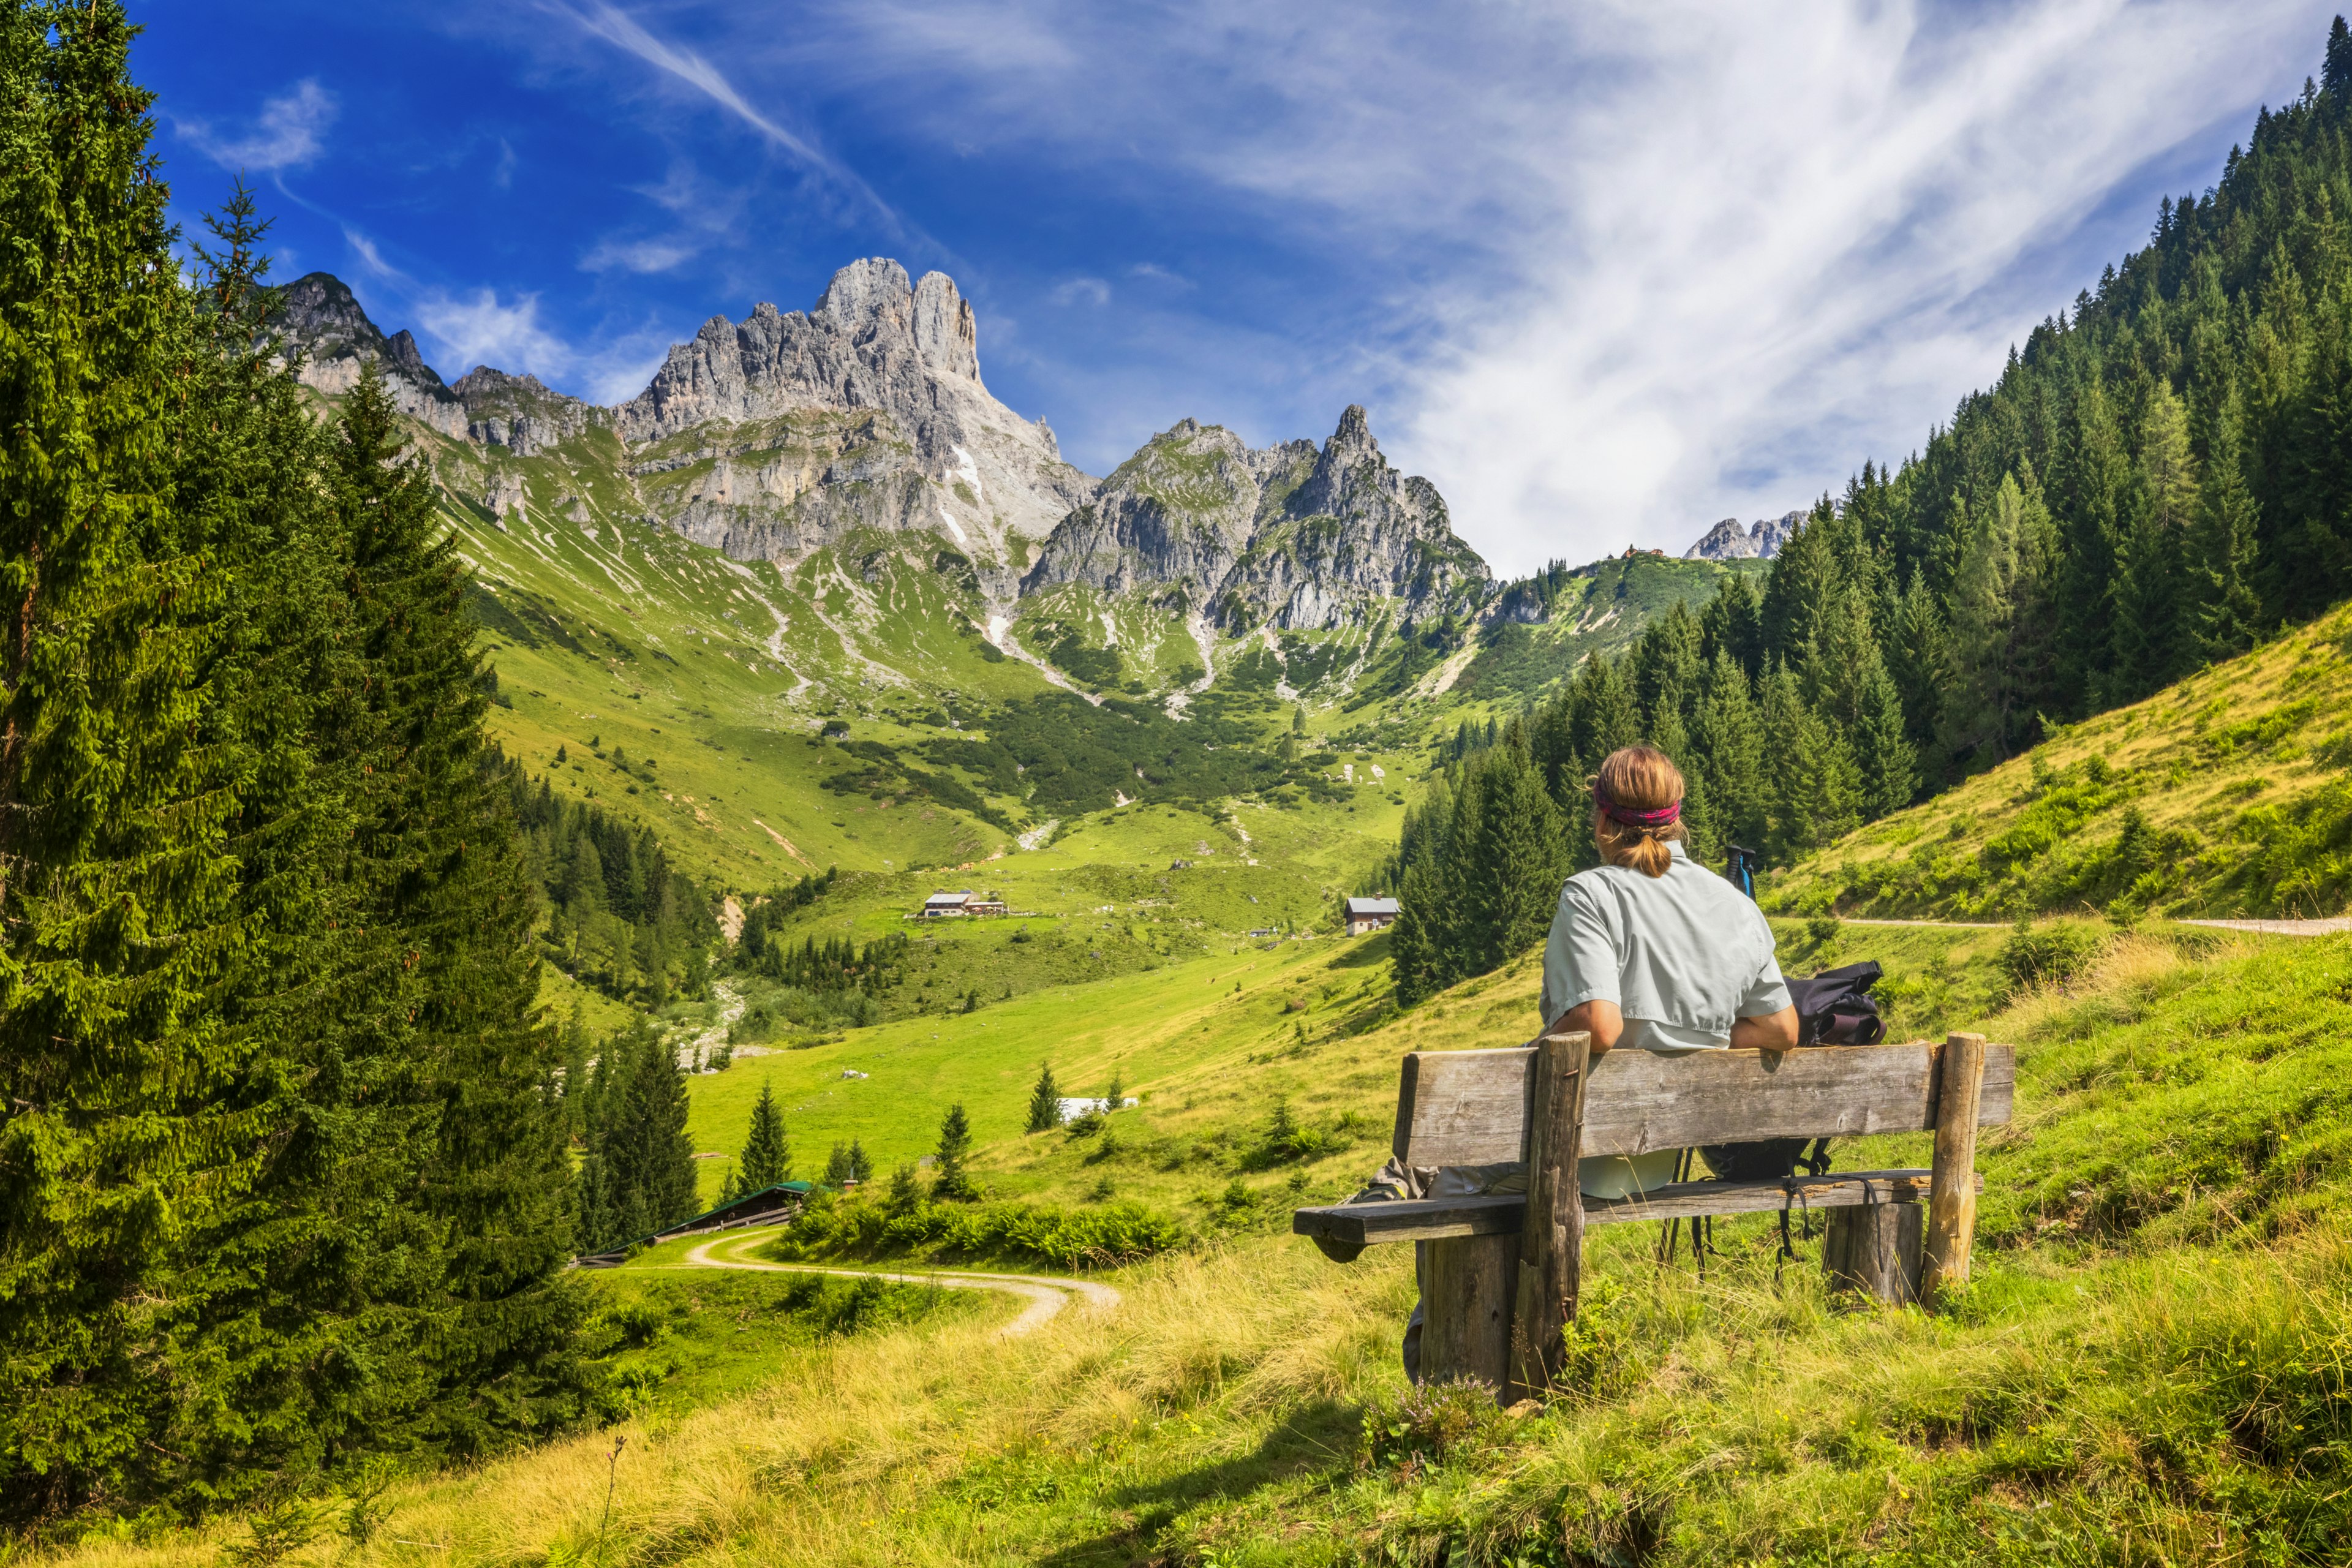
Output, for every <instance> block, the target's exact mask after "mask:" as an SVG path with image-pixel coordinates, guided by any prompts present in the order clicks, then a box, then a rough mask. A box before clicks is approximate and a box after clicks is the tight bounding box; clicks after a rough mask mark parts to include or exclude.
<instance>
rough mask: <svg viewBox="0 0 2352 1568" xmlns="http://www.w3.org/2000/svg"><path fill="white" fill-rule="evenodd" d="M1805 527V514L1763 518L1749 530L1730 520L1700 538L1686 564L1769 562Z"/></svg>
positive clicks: (1692, 547)
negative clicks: (1695, 562) (1698, 562)
mask: <svg viewBox="0 0 2352 1568" xmlns="http://www.w3.org/2000/svg"><path fill="white" fill-rule="evenodd" d="M1804 525H1805V514H1804V513H1803V512H1801V511H1791V512H1784V513H1782V514H1781V515H1780V516H1779V517H1768V518H1759V520H1758V521H1756V522H1754V523H1753V524H1751V525H1750V526H1749V527H1748V528H1747V529H1745V530H1742V529H1741V528H1740V526H1739V520H1738V518H1736V517H1727V518H1725V519H1724V520H1723V521H1721V522H1718V523H1717V524H1716V525H1715V526H1714V527H1713V528H1710V529H1708V530H1707V531H1706V533H1705V534H1703V535H1701V536H1700V538H1699V542H1697V543H1696V544H1694V545H1692V546H1691V547H1690V548H1689V549H1688V550H1685V551H1684V552H1683V559H1684V560H1685V561H1753V560H1762V561H1769V560H1770V559H1772V557H1774V556H1775V555H1778V554H1780V547H1781V546H1782V545H1783V544H1786V543H1787V542H1789V539H1790V536H1791V535H1793V534H1794V533H1795V532H1796V531H1797V530H1799V529H1800V528H1802V527H1803V526H1804Z"/></svg>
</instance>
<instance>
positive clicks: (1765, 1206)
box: [1290, 1170, 1984, 1247]
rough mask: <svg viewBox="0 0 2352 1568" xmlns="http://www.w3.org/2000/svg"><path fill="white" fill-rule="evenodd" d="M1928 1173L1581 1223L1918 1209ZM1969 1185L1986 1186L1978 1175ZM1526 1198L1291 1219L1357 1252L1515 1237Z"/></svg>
mask: <svg viewBox="0 0 2352 1568" xmlns="http://www.w3.org/2000/svg"><path fill="white" fill-rule="evenodd" d="M1929 1179H1930V1178H1929V1173H1927V1172H1926V1171H1919V1170H1897V1171H1849V1172H1839V1173H1832V1174H1830V1175H1826V1176H1792V1177H1790V1178H1789V1181H1788V1183H1787V1184H1786V1185H1785V1186H1784V1185H1783V1184H1781V1183H1780V1182H1777V1181H1763V1182H1677V1183H1675V1184H1672V1185H1669V1186H1664V1187H1659V1188H1657V1189H1656V1190H1655V1191H1654V1192H1651V1193H1648V1194H1644V1195H1643V1196H1642V1197H1638V1198H1622V1199H1619V1200H1616V1201H1613V1202H1602V1201H1601V1200H1598V1199H1594V1198H1587V1199H1585V1200H1584V1223H1585V1224H1586V1225H1588V1226H1594V1225H1624V1224H1630V1223H1633V1222H1635V1221H1643V1220H1661V1219H1686V1218H1690V1217H1692V1216H1695V1215H1718V1214H1721V1215H1731V1214H1769V1213H1771V1212H1773V1211H1775V1210H1777V1209H1778V1208H1780V1205H1781V1203H1782V1202H1783V1201H1784V1200H1786V1201H1787V1202H1789V1203H1790V1205H1791V1206H1792V1207H1795V1208H1797V1209H1798V1210H1800V1211H1803V1210H1807V1209H1839V1208H1853V1207H1857V1206H1861V1205H1882V1204H1892V1205H1915V1206H1916V1205H1919V1204H1921V1203H1923V1202H1925V1201H1926V1199H1927V1189H1928V1184H1929ZM1974 1185H1975V1186H1976V1188H1977V1189H1978V1190H1979V1191H1980V1192H1981V1191H1982V1190H1983V1188H1984V1177H1983V1175H1982V1174H1981V1173H1979V1174H1977V1176H1976V1180H1975V1183H1974ZM1526 1213H1527V1198H1526V1197H1525V1195H1523V1194H1518V1193H1506V1194H1496V1195H1494V1196H1490V1197H1474V1198H1422V1199H1417V1200H1413V1201H1410V1202H1401V1203H1385V1204H1339V1205H1333V1206H1330V1207H1325V1208H1307V1209H1299V1210H1297V1212H1295V1213H1294V1214H1293V1215H1291V1218H1290V1228H1291V1230H1292V1231H1293V1232H1294V1233H1295V1234H1297V1235H1299V1236H1308V1237H1327V1238H1328V1239H1329V1240H1332V1241H1344V1242H1348V1243H1350V1244H1352V1245H1355V1246H1358V1247H1369V1246H1371V1245H1374V1244H1375V1243H1379V1242H1384V1241H1434V1240H1437V1239H1439V1238H1441V1237H1455V1236H1497V1235H1505V1234H1516V1233H1517V1231H1518V1230H1519V1228H1520V1227H1521V1226H1523V1225H1524V1224H1525V1223H1526V1219H1525V1215H1526Z"/></svg>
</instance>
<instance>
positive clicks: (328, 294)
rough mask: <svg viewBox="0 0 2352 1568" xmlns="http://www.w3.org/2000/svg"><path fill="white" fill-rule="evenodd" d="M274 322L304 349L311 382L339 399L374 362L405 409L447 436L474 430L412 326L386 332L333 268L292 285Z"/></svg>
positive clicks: (304, 373) (303, 376)
mask: <svg viewBox="0 0 2352 1568" xmlns="http://www.w3.org/2000/svg"><path fill="white" fill-rule="evenodd" d="M271 325H272V326H273V327H274V328H275V329H276V330H277V331H279V332H280V333H281V334H282V335H283V339H284V341H285V342H287V343H288V344H289V346H292V347H296V348H299V349H300V350H301V352H302V362H301V368H300V371H299V378H300V380H301V382H302V384H303V385H305V386H309V387H312V388H315V389H316V390H318V391H320V392H323V393H326V394H328V395H331V396H338V397H339V396H341V395H343V394H344V393H347V392H349V391H351V389H352V387H354V386H357V385H358V384H359V381H360V374H361V372H362V368H363V367H364V366H366V365H367V364H369V363H374V364H375V365H376V366H377V368H378V370H379V371H380V373H381V374H383V380H384V386H385V389H386V390H387V391H389V392H390V393H391V394H392V400H393V403H394V406H396V407H397V408H399V410H400V411H401V412H402V413H403V414H405V415H407V416H409V417H410V418H412V419H415V420H418V421H420V422H421V423H423V424H425V425H428V426H432V427H433V428H434V429H436V430H438V431H440V432H441V433H442V434H443V435H445V436H451V437H463V436H464V435H465V434H466V407H465V405H464V403H463V402H462V401H460V400H459V398H458V396H457V394H456V393H455V392H452V391H451V390H450V389H449V388H448V387H447V386H446V385H444V384H442V381H441V378H440V377H439V376H438V375H436V374H434V372H433V367H432V366H431V365H429V364H426V363H425V356H424V355H423V354H421V353H418V352H417V349H416V339H415V337H413V336H411V335H410V333H409V332H408V331H407V330H406V329H405V328H404V329H402V330H401V331H398V332H395V333H394V334H393V335H392V336H391V337H389V338H387V337H385V336H384V335H383V331H381V330H380V329H379V328H378V327H377V326H376V324H375V323H374V322H373V321H370V320H369V319H368V313H367V311H366V310H362V309H361V307H360V302H359V300H357V299H355V298H354V297H353V296H352V291H351V289H349V288H348V287H346V286H345V284H344V283H343V280H342V279H340V278H337V277H335V276H334V275H333V274H332V273H328V272H311V273H308V274H305V275H304V276H302V277H300V278H297V279H295V280H294V281H293V282H291V283H289V284H288V285H287V286H286V288H285V289H284V291H283V292H282V294H281V295H280V297H279V304H278V316H277V317H276V319H275V320H274V321H272V322H271Z"/></svg>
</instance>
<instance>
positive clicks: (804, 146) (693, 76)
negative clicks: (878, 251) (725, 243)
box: [541, 0, 899, 227]
mask: <svg viewBox="0 0 2352 1568" xmlns="http://www.w3.org/2000/svg"><path fill="white" fill-rule="evenodd" d="M541 4H542V5H543V6H544V8H545V9H546V10H547V11H548V12H549V13H551V14H552V15H554V16H560V17H562V19H564V20H565V21H567V22H570V23H571V24H572V26H575V27H577V28H579V29H580V31H581V32H583V33H584V34H586V35H588V36H589V37H593V38H597V39H601V40H602V41H604V43H607V44H610V45H612V46H613V47H615V48H618V49H620V50H622V51H624V52H625V53H627V54H629V55H633V56H635V58H637V59H639V60H641V61H643V62H644V63H645V64H646V65H648V66H651V67H652V68H654V69H656V70H657V71H659V72H661V73H662V74H663V75H664V76H666V77H667V78H668V79H671V80H674V81H676V82H678V83H680V84H681V85H683V86H685V87H687V88H688V89H691V90H692V91H694V92H695V93H697V94H698V95H699V96H701V97H702V98H704V99H706V100H709V102H711V103H713V104H715V105H717V106H718V107H719V109H721V110H724V111H725V112H726V113H728V114H729V115H730V116H731V117H733V118H734V119H735V120H737V121H740V123H742V124H744V125H746V126H749V127H750V128H751V130H753V131H755V132H758V133H759V134H760V135H761V137H762V138H763V139H764V140H766V141H767V142H768V143H769V144H770V145H772V146H773V147H774V148H776V149H777V150H778V151H780V152H782V153H784V154H785V155H786V156H787V157H789V158H791V159H792V160H793V161H794V162H795V163H799V164H800V165H801V166H802V167H803V168H804V169H806V170H808V171H809V172H811V173H812V174H818V175H821V176H823V177H824V179H825V180H827V181H829V182H831V183H832V184H835V185H837V186H839V187H840V188H842V189H843V190H845V191H846V192H848V193H849V194H851V195H854V196H856V198H857V199H858V200H860V201H861V202H863V203H864V204H866V205H867V206H869V207H870V208H871V209H872V210H873V212H874V213H875V215H876V216H878V217H880V218H881V219H882V220H884V222H886V223H887V224H888V225H890V226H894V227H896V226H898V225H899V219H898V214H897V213H896V212H894V211H893V210H892V209H891V207H890V205H889V204H888V203H887V202H886V201H884V200H883V199H882V197H881V196H880V195H879V194H877V192H876V191H875V189H874V187H873V186H871V185H869V184H866V181H865V180H864V179H863V178H861V177H860V176H859V175H858V174H857V173H856V170H854V169H851V168H850V167H849V166H848V165H847V164H845V163H842V162H841V161H840V160H839V159H838V158H836V157H835V156H834V155H833V154H832V153H829V152H827V151H826V150H825V149H824V146H823V145H822V143H820V142H819V141H818V140H817V139H816V138H815V137H814V135H811V134H809V133H807V132H803V131H799V130H795V129H793V127H791V126H788V125H786V124H784V123H783V121H782V117H781V116H779V115H778V114H777V113H776V112H775V111H773V110H767V109H762V108H761V107H759V106H758V105H756V104H754V103H753V102H752V101H751V99H749V98H747V97H746V96H745V95H744V94H743V92H742V91H740V89H738V88H737V87H736V85H735V83H734V82H733V81H732V80H730V79H729V77H728V75H727V73H726V72H724V71H722V70H720V69H719V68H718V67H717V66H715V65H713V64H711V63H710V61H709V60H708V59H706V58H704V57H703V56H702V54H701V53H700V52H699V51H698V50H696V49H694V48H693V47H689V46H688V45H684V44H679V43H676V42H673V41H671V40H669V39H667V38H664V37H659V36H657V35H656V34H655V33H654V32H652V31H651V30H650V29H648V28H647V27H646V26H645V25H644V24H643V23H641V22H639V21H638V20H637V19H636V18H635V16H631V15H630V14H629V13H628V12H626V11H625V10H623V9H622V8H621V7H620V6H618V5H614V4H612V3H611V0H541Z"/></svg>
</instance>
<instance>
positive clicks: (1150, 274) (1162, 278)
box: [1127, 261, 1199, 293]
mask: <svg viewBox="0 0 2352 1568" xmlns="http://www.w3.org/2000/svg"><path fill="white" fill-rule="evenodd" d="M1127 275H1128V276H1129V278H1140V279H1143V280H1144V281H1145V282H1147V283H1162V284H1165V285H1167V286H1168V287H1169V288H1171V289H1177V290H1179V291H1180V292H1184V293H1190V292H1191V291H1192V289H1195V288H1197V287H1199V285H1197V284H1195V283H1194V282H1193V281H1192V279H1190V278H1186V277H1184V276H1183V275H1181V273H1176V272H1171V271H1170V270H1169V269H1168V268H1165V267H1162V266H1160V263H1158V262H1156V261H1139V262H1137V263H1136V264H1135V265H1134V266H1132V267H1130V268H1128V269H1127Z"/></svg>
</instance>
